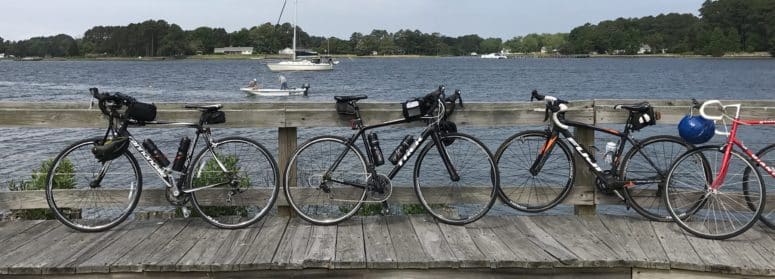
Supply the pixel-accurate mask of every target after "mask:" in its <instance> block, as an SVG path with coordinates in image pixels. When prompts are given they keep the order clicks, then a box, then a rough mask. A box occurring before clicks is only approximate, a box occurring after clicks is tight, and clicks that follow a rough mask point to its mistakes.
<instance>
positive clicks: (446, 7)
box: [0, 0, 703, 40]
mask: <svg viewBox="0 0 775 279" xmlns="http://www.w3.org/2000/svg"><path fill="white" fill-rule="evenodd" d="M293 1H294V0H288V8H287V10H286V14H285V15H284V16H283V21H289V22H290V21H291V20H292V19H293V17H292V15H293V13H292V12H293ZM702 2H703V0H531V1H523V0H490V1H483V0H479V1H462V0H299V9H298V13H299V20H298V23H299V26H301V27H302V28H304V30H305V31H307V32H308V33H310V34H312V35H317V36H336V37H339V38H345V39H346V38H349V37H350V34H352V32H361V33H369V32H371V30H372V29H386V30H387V31H389V32H395V31H397V30H399V29H407V28H409V29H419V30H420V31H423V32H426V33H431V32H439V33H442V34H444V35H448V36H459V35H466V34H479V35H480V36H482V37H500V38H503V39H509V38H512V37H514V36H520V35H525V34H528V33H545V32H546V33H555V32H568V31H570V30H571V29H572V28H573V27H576V26H579V25H582V24H584V23H587V22H591V23H597V22H599V21H601V20H606V19H615V18H617V17H641V16H648V15H658V14H660V13H670V12H678V13H693V14H695V15H697V14H698V11H697V10H698V9H699V8H700V5H701V4H702ZM282 3H283V0H253V1H251V0H218V1H204V0H126V1H113V0H100V1H98V0H29V1H19V0H0V37H2V38H4V39H6V40H20V39H27V38H30V37H33V36H50V35H56V34H61V33H64V34H69V35H71V36H74V37H82V36H83V32H84V31H86V30H87V29H89V28H91V27H93V26H97V25H127V24H129V23H134V22H141V21H144V20H147V19H164V20H166V21H167V22H170V23H175V24H178V25H180V26H181V27H182V28H183V29H184V30H191V29H194V28H196V27H199V26H209V27H223V28H225V29H226V31H228V32H232V31H235V30H238V29H240V28H243V27H248V28H249V27H251V26H255V25H259V24H262V23H265V22H272V23H274V22H276V21H277V17H278V16H279V14H280V9H281V7H282Z"/></svg>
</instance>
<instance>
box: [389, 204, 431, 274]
mask: <svg viewBox="0 0 775 279" xmlns="http://www.w3.org/2000/svg"><path fill="white" fill-rule="evenodd" d="M384 218H385V220H386V221H387V228H388V231H389V232H390V240H391V241H392V243H393V248H394V249H395V251H396V258H395V259H396V262H397V266H398V268H419V269H425V268H428V267H430V261H431V258H430V256H428V255H427V254H426V253H425V250H424V249H423V246H422V244H421V243H420V239H419V237H424V236H423V235H421V234H419V233H417V232H415V229H414V226H412V221H411V220H409V217H408V216H385V217H384Z"/></svg>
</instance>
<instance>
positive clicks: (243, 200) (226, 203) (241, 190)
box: [185, 137, 279, 229]
mask: <svg viewBox="0 0 775 279" xmlns="http://www.w3.org/2000/svg"><path fill="white" fill-rule="evenodd" d="M224 168H225V171H224ZM186 177H187V180H188V181H187V185H188V187H186V188H185V189H187V190H188V191H191V192H190V193H191V203H192V204H193V206H194V209H195V210H196V212H197V213H198V214H199V215H200V216H202V217H204V219H205V221H207V222H208V223H210V224H212V225H214V226H216V227H219V228H224V229H238V228H244V227H247V226H250V225H251V224H253V223H255V222H257V221H258V220H260V219H261V217H264V216H265V215H266V214H267V213H268V212H269V211H270V210H271V208H272V205H273V204H274V201H275V199H277V192H278V189H279V186H278V185H279V182H278V179H279V171H278V170H277V163H276V162H275V160H274V158H273V157H272V154H271V153H269V151H267V150H266V148H264V147H263V146H261V144H259V143H257V142H255V141H253V140H250V139H247V138H242V137H229V138H224V139H221V140H219V141H215V142H213V145H212V150H211V149H209V148H204V149H202V151H200V152H199V154H198V155H197V156H196V157H195V158H194V160H193V161H192V163H191V165H190V166H189V168H188V174H187V175H186Z"/></svg>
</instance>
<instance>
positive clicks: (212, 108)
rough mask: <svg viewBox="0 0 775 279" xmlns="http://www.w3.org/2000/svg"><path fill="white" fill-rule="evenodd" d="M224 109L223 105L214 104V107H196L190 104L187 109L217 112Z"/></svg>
mask: <svg viewBox="0 0 775 279" xmlns="http://www.w3.org/2000/svg"><path fill="white" fill-rule="evenodd" d="M222 107H223V105H221V104H214V105H196V104H189V105H186V106H185V108H187V109H198V110H201V111H216V110H219V109H221V108H222Z"/></svg>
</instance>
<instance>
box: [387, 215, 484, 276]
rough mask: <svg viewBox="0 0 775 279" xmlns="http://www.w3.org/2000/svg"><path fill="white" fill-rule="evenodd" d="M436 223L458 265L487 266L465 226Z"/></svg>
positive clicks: (466, 266) (469, 266)
mask: <svg viewBox="0 0 775 279" xmlns="http://www.w3.org/2000/svg"><path fill="white" fill-rule="evenodd" d="M438 225H439V229H441V233H442V234H443V235H444V238H445V239H446V240H447V244H448V245H449V248H450V249H452V254H453V255H454V256H455V258H457V261H458V263H459V264H460V267H463V268H474V267H489V261H488V260H487V257H485V256H484V254H483V253H482V251H479V248H478V247H477V246H476V243H474V240H473V239H472V238H471V236H470V235H469V234H468V231H467V230H466V228H465V227H463V226H453V225H448V224H444V223H440V222H439V223H438ZM394 243H395V242H394Z"/></svg>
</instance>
